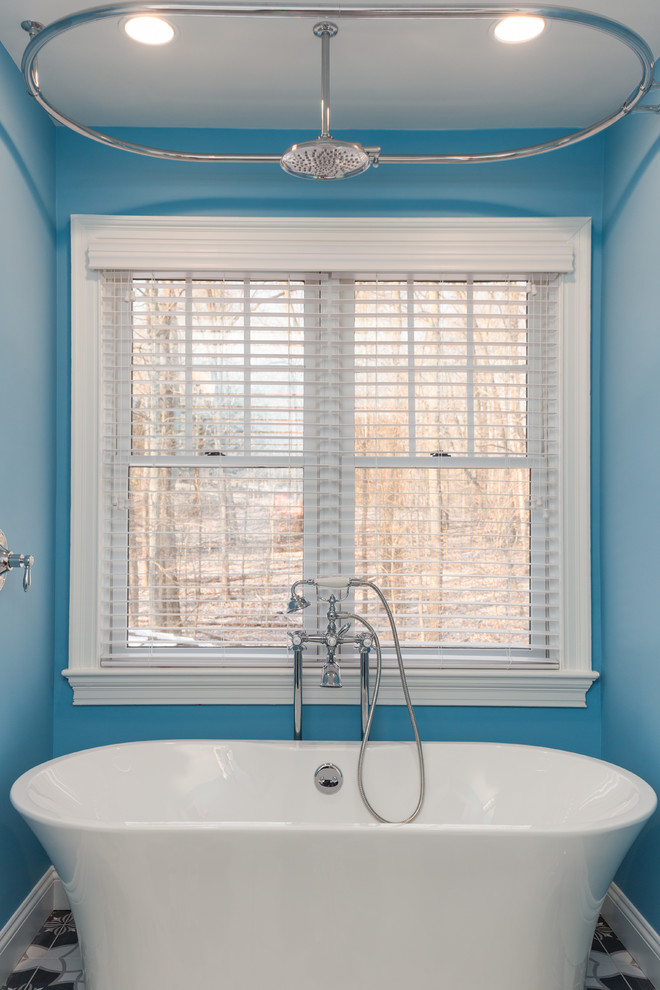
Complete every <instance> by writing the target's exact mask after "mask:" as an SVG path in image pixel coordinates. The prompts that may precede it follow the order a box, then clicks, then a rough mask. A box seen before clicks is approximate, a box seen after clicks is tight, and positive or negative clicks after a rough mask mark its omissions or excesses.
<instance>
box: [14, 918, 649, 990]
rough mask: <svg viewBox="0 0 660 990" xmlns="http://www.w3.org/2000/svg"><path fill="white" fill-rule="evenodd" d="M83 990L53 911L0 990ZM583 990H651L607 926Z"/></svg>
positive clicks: (71, 945)
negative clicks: (53, 988)
mask: <svg viewBox="0 0 660 990" xmlns="http://www.w3.org/2000/svg"><path fill="white" fill-rule="evenodd" d="M48 987H57V990H85V983H84V980H83V973H82V963H81V960H80V949H79V948H78V938H77V935H76V926H75V924H74V921H73V917H72V915H71V912H70V911H53V912H52V914H51V915H50V917H49V918H48V921H47V922H46V924H45V925H44V926H43V928H42V929H41V931H40V932H39V934H38V935H37V936H36V938H35V939H34V941H33V943H32V945H30V946H29V948H28V950H27V952H26V953H25V955H24V956H23V958H22V959H21V961H20V962H19V964H18V966H17V967H16V969H15V970H14V972H13V973H12V974H11V976H10V977H9V979H8V980H7V982H6V984H5V986H4V987H2V988H1V990H46V988H48ZM585 990H654V988H653V984H652V983H651V981H650V980H647V978H646V977H645V976H644V973H642V971H641V969H640V968H639V966H638V965H637V963H636V962H635V960H634V959H633V957H632V956H631V955H630V953H629V952H628V951H627V949H626V948H625V947H624V946H623V945H622V944H621V942H620V941H619V939H618V938H617V937H616V935H615V934H614V932H613V931H612V929H611V928H610V927H609V925H607V924H606V922H604V921H603V920H602V919H601V920H600V921H599V922H598V926H597V928H596V933H595V935H594V941H593V944H592V946H591V955H590V956H589V967H588V969H587V981H586V983H585Z"/></svg>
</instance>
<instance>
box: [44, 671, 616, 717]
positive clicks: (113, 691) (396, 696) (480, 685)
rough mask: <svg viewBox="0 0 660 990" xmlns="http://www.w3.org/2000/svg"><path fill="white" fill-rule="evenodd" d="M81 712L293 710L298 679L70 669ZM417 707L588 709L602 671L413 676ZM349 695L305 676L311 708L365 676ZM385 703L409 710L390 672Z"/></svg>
mask: <svg viewBox="0 0 660 990" xmlns="http://www.w3.org/2000/svg"><path fill="white" fill-rule="evenodd" d="M62 674H63V675H64V677H66V678H67V680H68V681H69V684H70V685H71V687H72V688H73V704H74V705H290V704H292V701H293V698H292V694H293V672H292V670H291V669H290V668H285V667H268V668H264V667H251V668H248V669H246V668H238V667H222V668H217V667H215V668H208V667H192V668H186V669H183V668H164V667H159V668H156V669H154V668H145V667H130V668H122V669H119V668H116V667H114V668H105V669H99V668H95V667H88V668H68V669H66V670H63V671H62ZM406 674H407V679H408V685H409V688H410V693H411V697H412V700H413V704H416V705H477V706H487V707H515V708H586V706H587V702H586V695H587V692H588V690H589V688H590V687H591V685H592V683H593V682H594V681H595V680H596V678H597V677H598V673H597V672H596V671H589V670H578V671H575V670H573V671H558V670H551V671H545V670H521V671H514V670H500V671H497V670H428V669H422V668H419V667H417V668H415V667H411V668H409V669H408V670H407V671H406ZM343 679H344V690H340V691H329V690H323V689H322V688H321V687H320V686H319V671H317V670H314V669H312V670H307V671H305V675H304V683H303V699H304V703H305V704H306V705H329V704H331V705H354V704H357V700H358V694H359V692H358V673H357V671H356V670H345V671H344V673H343ZM378 703H379V704H384V705H402V704H403V694H402V692H401V685H400V682H399V675H398V672H397V671H396V669H394V670H385V671H383V678H382V681H381V690H380V696H379V699H378Z"/></svg>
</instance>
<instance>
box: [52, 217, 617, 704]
mask: <svg viewBox="0 0 660 990" xmlns="http://www.w3.org/2000/svg"><path fill="white" fill-rule="evenodd" d="M485 245H486V247H485ZM401 257H404V258H405V268H406V270H408V271H410V270H415V271H419V272H424V271H427V272H430V271H442V272H443V273H449V272H455V273H459V272H468V271H471V272H480V273H483V274H489V273H492V272H503V271H504V272H506V273H507V274H509V275H514V274H516V273H517V272H527V273H529V272H530V271H557V272H559V271H561V272H564V273H565V278H564V284H563V289H562V293H561V305H562V311H563V312H562V321H563V326H565V327H570V328H571V333H566V334H564V338H563V346H562V349H561V358H560V360H561V369H560V381H561V405H562V410H561V413H562V424H563V436H562V443H563V458H562V468H563V469H562V472H561V482H560V485H561V506H562V511H561V521H562V522H561V524H562V542H561V546H562V548H563V550H562V559H561V581H560V587H561V606H562V607H561V612H562V616H563V620H562V623H561V655H562V657H563V662H562V667H561V669H560V670H552V671H540V670H519V671H518V670H501V671H497V670H493V669H481V670H479V669H471V670H457V669H441V668H438V669H429V667H428V666H424V667H422V666H419V667H415V666H414V664H407V676H408V683H409V686H410V690H411V694H412V698H413V701H414V703H415V704H417V705H480V706H489V707H490V706H493V707H498V706H515V707H569V708H584V707H586V694H587V691H588V690H589V688H590V687H591V684H592V683H593V681H594V680H595V679H596V678H597V677H598V673H597V672H595V671H592V669H591V587H590V536H589V531H590V457H589V451H590V330H591V325H590V321H591V303H590V296H591V277H590V275H591V221H590V219H589V218H584V217H569V218H509V217H505V218H466V219H456V218H451V219H443V218H426V217H425V218H412V219H409V218H395V219H383V218H378V219H373V218H303V219H301V218H282V217H280V218H253V217H249V218H245V217H235V218H232V217H195V218H190V217H122V216H73V217H72V218H71V335H72V348H71V351H72V358H71V383H72V385H71V387H72V400H71V401H72V408H71V419H72V427H71V431H72V436H71V583H70V595H69V597H70V613H69V614H70V621H69V666H68V667H67V669H66V670H64V671H62V673H63V675H64V676H65V677H67V678H68V680H69V683H70V684H71V686H72V688H73V691H74V698H73V703H74V704H75V705H107V704H113V705H115V704H116V705H136V704H139V705H148V704H163V705H173V704H174V705H176V704H190V705H192V704H291V703H292V671H291V666H290V665H289V666H285V665H282V666H270V665H269V666H268V667H265V666H261V667H260V666H255V665H250V666H245V667H232V666H218V667H213V668H209V667H208V666H195V667H185V668H183V667H176V668H175V667H170V668H168V667H147V666H144V667H139V666H131V667H130V668H129V667H126V668H121V669H120V668H117V667H101V665H100V639H99V628H98V626H99V622H98V614H97V601H98V588H99V568H100V557H99V545H98V533H99V532H100V512H101V509H100V498H99V494H100V492H99V472H98V470H97V468H96V467H95V466H96V465H98V464H99V450H100V424H101V416H100V407H99V400H100V396H99V389H98V381H99V358H100V348H99V334H98V325H99V317H100V275H99V269H101V268H129V267H132V268H139V269H147V270H149V269H154V270H158V271H163V270H167V269H169V270H176V271H180V270H181V269H182V268H187V269H190V268H192V269H194V270H198V271H203V270H206V271H217V270H219V269H220V270H221V269H223V268H225V269H231V270H238V269H246V268H247V269H252V270H255V269H258V270H260V271H264V272H267V271H282V270H296V269H298V270H300V269H305V270H322V271H323V270H332V271H342V270H345V271H356V270H357V271H372V272H373V271H375V270H380V271H388V272H389V271H392V269H393V266H394V265H396V264H398V263H400V259H401ZM92 466H94V467H92ZM345 674H346V676H345V679H344V683H345V688H344V690H342V691H323V690H322V689H321V688H320V687H319V685H318V680H319V678H318V674H317V672H316V671H315V670H314V669H308V670H307V671H306V672H305V684H304V687H305V695H304V700H305V704H356V703H357V701H356V699H357V697H358V690H357V681H356V678H357V674H356V673H355V672H354V671H352V670H350V669H347V670H346V671H345ZM354 681H355V683H354ZM380 698H381V699H382V702H383V703H384V704H389V705H399V704H402V703H403V696H402V694H401V689H400V686H399V683H398V672H397V671H396V669H392V670H389V669H388V670H386V671H384V672H383V684H382V689H381V696H380Z"/></svg>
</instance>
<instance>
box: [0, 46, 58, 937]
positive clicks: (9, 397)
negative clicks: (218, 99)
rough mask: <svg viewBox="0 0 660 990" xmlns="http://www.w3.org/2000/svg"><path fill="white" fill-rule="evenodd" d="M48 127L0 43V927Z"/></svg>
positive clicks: (47, 686)
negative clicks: (18, 565)
mask: <svg viewBox="0 0 660 990" xmlns="http://www.w3.org/2000/svg"><path fill="white" fill-rule="evenodd" d="M54 183H55V129H54V127H53V126H52V124H51V123H50V121H49V120H48V118H47V117H46V116H45V114H43V113H42V111H41V110H40V109H39V108H38V107H37V106H36V104H34V103H33V101H32V100H31V99H30V98H29V97H28V96H26V94H25V87H24V85H23V80H22V78H21V75H20V73H19V71H18V69H17V68H16V66H15V65H14V63H13V62H12V61H11V60H10V58H9V56H8V55H7V53H6V52H5V50H4V48H2V47H1V46H0V218H1V220H0V223H1V227H0V229H1V231H2V233H1V235H0V299H2V315H1V317H0V319H1V321H2V329H1V331H0V375H1V376H2V386H1V387H0V424H1V425H0V464H1V465H2V484H1V485H0V528H2V529H3V530H4V532H5V534H6V536H7V539H8V541H9V544H10V547H9V549H10V550H13V551H14V552H16V553H28V552H31V553H33V554H34V555H35V558H36V564H35V568H34V580H33V586H32V589H31V590H30V592H29V594H27V595H26V594H24V593H23V589H22V586H21V574H22V572H17V571H14V572H13V573H11V574H9V575H8V576H7V580H6V583H5V586H4V589H3V591H2V593H1V594H0V629H2V657H1V665H2V690H0V928H1V927H2V925H3V924H4V922H5V921H6V920H7V918H9V917H10V915H11V914H12V913H13V912H14V911H15V909H16V908H17V907H18V905H19V904H20V902H21V901H22V900H23V898H24V897H25V896H26V895H27V894H28V892H29V891H30V889H31V888H32V887H33V885H34V883H35V882H36V881H37V880H38V879H39V877H40V876H41V875H42V874H43V872H44V870H45V869H46V867H47V865H48V861H47V859H46V857H45V856H44V854H43V851H42V850H41V847H40V846H39V845H38V844H37V842H36V840H35V839H33V837H32V833H31V832H30V831H29V830H28V828H27V827H26V826H24V825H23V822H22V820H21V819H20V818H19V816H18V815H17V814H16V812H14V810H13V809H12V808H11V806H10V804H9V788H10V785H11V784H12V782H13V781H14V779H15V778H16V777H17V776H18V775H19V774H21V773H22V772H23V771H24V770H27V769H28V768H29V767H31V766H33V765H34V764H35V763H40V762H42V761H43V760H46V759H49V758H50V755H51V751H52V721H53V715H52V674H51V670H52V663H53V545H54V529H53V527H54V521H55V483H54V479H55V454H54V448H55V429H54V410H55V374H54V369H55V184H54Z"/></svg>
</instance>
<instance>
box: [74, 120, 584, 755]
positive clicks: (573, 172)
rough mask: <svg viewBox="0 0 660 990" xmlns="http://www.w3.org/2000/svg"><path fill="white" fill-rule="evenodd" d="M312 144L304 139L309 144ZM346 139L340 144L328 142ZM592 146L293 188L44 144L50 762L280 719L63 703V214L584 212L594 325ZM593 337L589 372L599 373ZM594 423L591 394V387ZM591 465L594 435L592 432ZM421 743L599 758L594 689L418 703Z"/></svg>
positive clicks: (284, 182) (506, 139)
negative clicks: (53, 222) (482, 743)
mask: <svg viewBox="0 0 660 990" xmlns="http://www.w3.org/2000/svg"><path fill="white" fill-rule="evenodd" d="M124 133H125V134H126V136H128V137H129V138H130V139H133V140H138V141H140V140H142V141H144V142H146V143H149V142H151V143H153V144H158V143H160V144H161V145H162V146H164V147H177V146H179V147H180V146H182V144H183V143H184V142H185V146H186V147H189V148H191V147H195V148H198V149H202V150H220V149H222V148H224V149H225V150H227V149H230V150H239V149H240V150H244V151H262V152H264V151H265V152H270V153H272V152H273V151H277V150H279V149H282V150H283V149H284V148H286V147H287V146H288V145H289V144H291V143H293V142H294V141H295V140H300V139H302V138H303V137H305V135H301V134H299V133H298V134H286V133H281V132H279V133H278V132H274V133H268V132H249V131H238V132H234V133H231V132H218V131H216V132H206V133H204V132H196V131H194V130H186V131H178V132H177V131H171V132H168V131H151V132H147V133H144V132H142V133H140V132H130V131H129V132H124ZM309 136H310V137H312V136H313V135H311V134H310V135H309ZM341 136H343V137H346V136H347V135H341ZM359 140H361V141H363V142H364V143H365V144H381V145H382V146H383V147H384V148H387V150H388V151H390V150H392V151H397V150H401V151H403V150H406V149H407V150H415V151H418V150H429V151H430V150H433V149H437V150H441V149H442V150H467V149H469V147H473V148H479V150H483V145H484V142H485V141H490V142H492V143H491V144H490V145H489V146H490V147H505V146H509V147H513V146H515V145H516V143H517V144H527V143H531V142H532V141H535V140H541V135H537V134H534V133H530V132H525V133H524V134H520V133H519V134H515V133H513V134H497V133H491V134H487V135H476V136H475V135H466V134H464V133H463V134H455V135H442V136H438V135H435V136H429V135H428V134H426V135H424V134H420V135H415V134H410V133H399V134H396V133H394V134H377V133H367V134H361V135H360V136H359ZM602 185H603V140H602V139H601V138H596V139H592V140H591V141H589V142H588V143H584V144H581V145H579V146H576V147H574V148H570V149H567V150H564V151H561V152H558V153H556V154H554V155H547V156H544V157H541V158H532V159H529V160H525V161H519V162H513V163H507V164H504V163H500V164H495V165H488V166H447V167H444V168H443V167H438V166H428V167H427V166H416V167H406V166H394V165H390V166H383V167H381V168H380V169H378V170H370V171H369V172H368V173H367V174H366V175H364V176H362V177H360V178H356V179H352V180H348V181H346V182H342V183H332V182H329V183H318V182H304V181H301V180H299V179H295V178H292V177H291V176H287V175H285V174H284V173H283V172H282V171H281V170H280V169H279V167H278V166H276V165H264V166H258V165H253V166H245V165H241V166H227V165H224V166H218V165H192V164H182V163H175V162H164V161H158V160H152V159H148V158H139V157H136V156H132V155H127V154H125V153H122V152H117V151H114V150H112V149H108V148H104V147H101V146H100V145H96V144H92V143H90V142H89V141H86V140H84V139H82V138H78V137H77V136H76V135H73V134H71V133H70V132H68V131H64V130H61V129H60V130H58V135H57V192H58V204H57V242H58V287H59V310H58V356H57V362H58V374H59V379H60V383H61V388H60V390H59V392H58V409H57V429H58V450H60V451H61V456H59V457H58V521H57V533H58V582H57V599H56V616H57V626H56V677H55V737H54V739H55V753H56V754H59V753H64V752H69V751H71V750H75V749H81V748H83V747H85V746H94V745H100V744H103V743H108V742H113V741H117V740H129V739H140V738H155V737H156V738H157V737H185V736H191V737H204V736H207V737H208V736H225V737H231V736H235V737H248V738H249V737H255V738H268V737H271V738H272V737H288V736H289V735H290V732H291V711H290V709H288V708H283V707H280V708H270V707H264V706H261V707H236V706H216V707H208V706H204V707H198V706H192V707H191V706H181V707H114V708H113V707H107V708H106V707H94V708H85V707H75V708H74V707H72V705H71V691H70V689H69V687H68V684H67V683H66V682H65V681H64V680H63V678H61V676H60V675H59V671H60V670H61V669H62V668H63V667H65V666H66V664H67V660H66V643H67V630H66V614H67V598H66V596H67V556H68V496H69V479H68V473H69V461H68V449H67V443H68V429H69V419H68V418H69V409H68V404H69V390H68V362H69V314H68V301H67V296H68V273H69V255H68V241H69V217H70V215H71V214H72V213H107V214H113V213H117V214H172V215H177V214H188V215H195V214H198V215H223V214H224V215H232V216H235V215H240V214H245V215H263V216H268V215H272V216H277V215H309V216H315V215H316V216H323V215H339V216H351V215H353V216H361V215H362V216H364V215H383V216H420V215H424V216H452V215H453V216H548V215H549V216H591V217H593V220H594V231H593V232H594V327H596V328H598V326H599V318H600V310H599V299H600V271H601V264H600V258H601V233H602V216H601V207H602ZM598 347H599V342H598V332H597V330H596V332H595V334H594V369H595V376H594V377H595V382H596V385H597V382H598V376H599V370H598V369H599V350H598ZM594 403H595V406H594V410H595V417H594V418H595V421H596V423H597V422H598V405H597V403H598V388H597V387H595V388H594ZM594 437H595V439H594V444H595V447H594V454H595V457H594V461H595V462H597V456H598V431H597V430H596V431H595V433H594ZM594 531H595V534H596V538H595V539H594V544H595V548H596V553H595V554H594V609H595V621H594V643H595V666H596V667H598V665H599V638H598V629H599V625H600V620H599V611H598V610H599V605H598V602H599V596H598V587H599V582H598V567H599V565H598V553H597V547H598V540H597V532H598V518H597V512H596V513H595V516H594ZM356 707H357V706H355V708H353V707H351V708H350V709H346V708H344V707H342V708H340V709H337V708H321V707H313V706H310V708H309V709H308V710H307V711H306V716H305V718H306V722H305V729H306V735H307V736H308V737H310V738H333V737H334V738H357V737H358V733H359V726H358V715H357V710H356ZM378 714H379V719H378V721H377V722H376V721H375V724H374V730H375V731H374V737H378V736H381V737H388V738H397V737H401V736H402V735H405V736H406V737H407V735H408V731H409V730H408V727H407V724H406V720H405V715H404V713H403V712H402V711H401V710H400V709H392V708H390V709H383V710H382V711H380V712H379V713H378ZM419 721H420V729H421V731H422V735H423V737H424V738H426V739H475V740H501V741H510V742H528V743H536V744H540V745H548V746H556V747H558V748H562V749H573V750H576V751H579V752H584V753H588V754H590V755H596V756H597V755H599V754H600V688H599V685H598V684H596V686H595V687H594V688H592V689H591V691H590V693H589V695H588V708H587V709H586V710H581V709H578V710H571V709H504V708H501V709H497V708H491V709H488V708H474V709H472V708H454V709H448V708H422V709H420V711H419Z"/></svg>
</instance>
